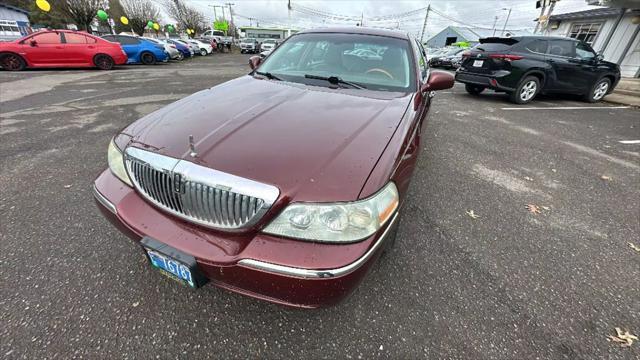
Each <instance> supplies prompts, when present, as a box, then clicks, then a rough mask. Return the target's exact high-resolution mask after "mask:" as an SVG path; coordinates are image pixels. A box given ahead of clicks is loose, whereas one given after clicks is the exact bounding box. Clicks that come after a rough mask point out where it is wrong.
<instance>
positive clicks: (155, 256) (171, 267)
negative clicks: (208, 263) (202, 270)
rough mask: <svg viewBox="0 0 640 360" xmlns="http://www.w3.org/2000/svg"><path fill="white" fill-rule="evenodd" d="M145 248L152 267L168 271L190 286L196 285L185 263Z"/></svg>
mask: <svg viewBox="0 0 640 360" xmlns="http://www.w3.org/2000/svg"><path fill="white" fill-rule="evenodd" d="M145 250H146V251H147V255H149V261H150V262H151V265H153V267H155V268H157V269H159V270H160V271H163V272H165V273H168V274H169V275H171V276H172V277H174V278H177V279H178V280H180V281H183V282H185V283H187V284H188V285H189V286H191V287H196V284H195V282H194V281H193V276H192V274H191V270H190V269H189V267H188V266H187V265H185V264H183V263H181V262H179V261H176V260H174V259H172V258H170V257H167V256H165V255H162V254H159V253H157V252H155V251H153V250H150V249H147V248H145Z"/></svg>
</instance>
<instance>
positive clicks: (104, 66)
mask: <svg viewBox="0 0 640 360" xmlns="http://www.w3.org/2000/svg"><path fill="white" fill-rule="evenodd" d="M93 63H94V64H95V65H96V67H97V68H98V69H100V70H111V69H113V65H114V64H115V62H114V61H113V59H112V58H111V56H109V55H105V54H98V55H96V56H95V57H94V58H93Z"/></svg>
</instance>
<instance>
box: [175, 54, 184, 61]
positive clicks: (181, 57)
mask: <svg viewBox="0 0 640 360" xmlns="http://www.w3.org/2000/svg"><path fill="white" fill-rule="evenodd" d="M176 60H178V61H182V60H184V54H183V53H181V52H179V53H178V57H177V58H176Z"/></svg>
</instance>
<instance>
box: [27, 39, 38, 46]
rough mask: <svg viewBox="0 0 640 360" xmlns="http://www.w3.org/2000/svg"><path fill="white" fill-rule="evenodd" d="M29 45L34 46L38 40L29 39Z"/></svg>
mask: <svg viewBox="0 0 640 360" xmlns="http://www.w3.org/2000/svg"><path fill="white" fill-rule="evenodd" d="M29 45H30V46H36V45H38V42H37V41H35V40H31V41H29Z"/></svg>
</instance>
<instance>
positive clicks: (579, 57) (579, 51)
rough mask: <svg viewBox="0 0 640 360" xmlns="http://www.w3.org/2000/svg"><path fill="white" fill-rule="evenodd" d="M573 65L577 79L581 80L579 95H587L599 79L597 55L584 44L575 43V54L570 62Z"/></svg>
mask: <svg viewBox="0 0 640 360" xmlns="http://www.w3.org/2000/svg"><path fill="white" fill-rule="evenodd" d="M570 61H571V62H572V63H574V66H575V71H576V73H577V77H578V78H580V79H581V82H582V86H581V88H580V89H579V90H581V91H580V93H587V92H588V91H589V90H590V89H591V87H592V86H593V85H594V84H595V82H596V81H598V80H599V79H600V69H599V68H598V55H597V54H596V52H595V51H593V49H592V48H591V46H589V45H588V44H586V43H583V42H578V43H576V54H575V57H574V58H573V59H571V60H570Z"/></svg>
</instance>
